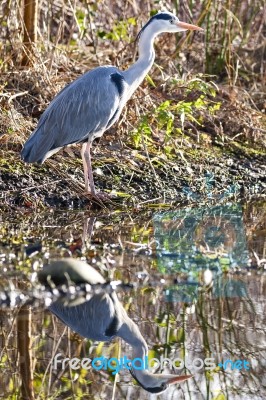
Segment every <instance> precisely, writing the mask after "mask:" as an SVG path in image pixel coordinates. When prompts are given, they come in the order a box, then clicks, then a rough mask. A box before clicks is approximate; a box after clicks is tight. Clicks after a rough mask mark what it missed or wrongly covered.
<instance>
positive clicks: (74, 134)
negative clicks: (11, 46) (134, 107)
mask: <svg viewBox="0 0 266 400" xmlns="http://www.w3.org/2000/svg"><path fill="white" fill-rule="evenodd" d="M113 74H116V75H117V74H118V75H119V76H121V79H120V82H123V81H124V80H123V76H122V74H121V72H120V71H119V70H118V69H117V68H115V67H109V66H107V67H98V68H96V69H94V70H92V71H89V72H87V73H86V74H84V75H82V76H81V77H80V78H78V79H77V80H75V81H74V82H72V83H71V84H69V85H68V86H66V87H65V88H64V89H63V90H62V91H61V92H60V93H59V94H58V95H57V96H56V97H55V98H54V100H53V101H52V102H51V103H50V105H49V106H48V108H47V109H46V111H45V112H44V113H43V115H42V116H41V118H40V120H39V123H38V125H37V128H36V129H35V131H34V132H33V133H32V135H31V136H30V138H29V139H28V141H27V142H26V143H25V145H24V148H23V150H22V153H21V157H22V159H23V160H24V161H26V162H39V163H42V162H43V161H44V160H45V159H46V158H47V157H48V156H49V155H48V153H49V152H53V150H55V151H57V150H58V149H59V148H61V147H64V146H66V145H69V144H72V143H78V142H83V141H85V140H90V141H93V139H94V138H95V137H99V136H101V135H102V134H103V132H104V131H105V130H106V129H107V127H108V128H109V127H110V126H111V125H112V124H113V123H115V121H116V120H117V119H118V117H119V115H120V112H121V111H122V107H120V103H121V97H122V96H121V95H122V94H123V93H121V88H123V87H122V86H121V85H120V86H119V87H117V84H116V82H114V80H113V78H112V75H113ZM55 151H54V152H55Z"/></svg>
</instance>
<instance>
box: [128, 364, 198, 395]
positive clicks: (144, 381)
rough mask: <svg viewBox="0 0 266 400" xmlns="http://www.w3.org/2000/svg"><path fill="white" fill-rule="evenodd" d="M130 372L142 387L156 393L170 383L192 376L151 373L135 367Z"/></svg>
mask: <svg viewBox="0 0 266 400" xmlns="http://www.w3.org/2000/svg"><path fill="white" fill-rule="evenodd" d="M130 372H131V375H132V376H133V378H134V379H135V380H136V381H137V382H138V384H139V385H140V386H141V387H142V388H143V389H145V390H147V392H150V393H156V394H160V393H162V392H164V391H165V390H167V389H168V387H169V386H171V385H174V384H178V383H181V382H184V381H186V380H187V379H189V378H191V377H192V375H167V374H164V375H163V374H152V373H150V372H148V371H146V370H135V369H131V370H130Z"/></svg>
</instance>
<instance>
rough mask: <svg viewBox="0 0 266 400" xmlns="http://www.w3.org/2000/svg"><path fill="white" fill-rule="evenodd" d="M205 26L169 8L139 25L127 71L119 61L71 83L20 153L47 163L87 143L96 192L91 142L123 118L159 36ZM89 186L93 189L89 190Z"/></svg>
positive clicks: (87, 170)
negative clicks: (66, 149)
mask: <svg viewBox="0 0 266 400" xmlns="http://www.w3.org/2000/svg"><path fill="white" fill-rule="evenodd" d="M187 30H198V31H202V30H203V29H202V28H200V27H198V26H196V25H191V24H187V23H185V22H181V21H179V19H178V18H177V17H176V16H175V15H174V14H172V13H171V12H168V11H163V12H159V13H158V14H156V15H154V16H153V17H152V18H150V20H149V21H148V22H147V23H146V25H144V27H143V28H142V29H141V30H140V32H139V34H138V36H137V38H138V39H139V58H138V60H137V61H136V62H135V63H134V64H133V65H131V66H130V67H129V68H128V69H127V70H125V71H121V70H119V69H118V68H116V67H114V66H109V65H107V66H100V67H97V68H95V69H93V70H91V71H89V72H87V73H85V74H84V75H82V76H80V77H79V78H78V79H76V80H75V81H73V82H72V83H70V84H69V85H68V86H66V87H65V88H64V89H63V90H61V92H59V94H58V95H57V96H56V97H55V98H54V100H53V101H52V102H51V103H50V105H49V106H48V108H47V109H46V110H45V111H44V113H43V114H42V116H41V118H40V120H39V123H38V125H37V127H36V129H35V130H34V132H33V133H32V134H31V136H30V137H29V139H28V140H27V141H26V143H25V144H24V147H23V149H22V152H21V158H22V159H23V160H24V161H25V162H27V163H33V162H37V163H43V162H44V161H45V160H46V159H47V158H48V157H50V156H52V155H53V154H54V153H56V152H57V151H58V150H60V149H61V148H62V147H64V146H67V145H71V144H74V143H82V148H81V157H82V160H83V169H84V179H85V191H86V193H91V195H93V196H94V197H98V196H99V195H100V194H98V195H97V193H96V190H95V186H94V180H93V172H92V166H91V153H90V151H91V145H92V142H93V140H94V139H95V138H99V137H101V136H102V135H103V133H104V132H105V131H106V130H107V129H109V128H110V127H111V126H112V125H113V124H114V123H115V122H116V121H117V120H118V118H119V116H120V114H121V112H122V109H123V107H124V106H125V104H126V102H127V101H128V100H129V98H130V97H131V96H132V94H133V93H134V92H135V90H136V89H137V87H138V86H139V85H140V84H141V82H142V81H143V79H144V78H145V76H146V75H147V73H148V72H149V70H150V68H151V67H152V65H153V62H154V58H155V52H154V48H153V43H154V39H155V38H156V36H158V35H159V34H160V33H163V32H172V33H175V32H184V31H187ZM89 186H90V191H89Z"/></svg>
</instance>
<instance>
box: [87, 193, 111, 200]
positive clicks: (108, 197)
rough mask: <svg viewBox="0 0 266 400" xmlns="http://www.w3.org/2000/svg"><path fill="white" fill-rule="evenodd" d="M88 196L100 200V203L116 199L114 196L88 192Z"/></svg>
mask: <svg viewBox="0 0 266 400" xmlns="http://www.w3.org/2000/svg"><path fill="white" fill-rule="evenodd" d="M86 194H87V195H88V196H89V197H91V198H93V199H94V200H96V201H97V200H98V201H99V202H110V201H111V200H112V199H114V198H115V196H114V195H112V194H108V193H105V192H94V193H92V192H87V193H86Z"/></svg>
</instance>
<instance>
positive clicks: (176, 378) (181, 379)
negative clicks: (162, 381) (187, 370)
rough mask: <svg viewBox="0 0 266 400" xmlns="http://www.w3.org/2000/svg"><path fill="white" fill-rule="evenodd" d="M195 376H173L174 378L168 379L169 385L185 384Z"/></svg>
mask: <svg viewBox="0 0 266 400" xmlns="http://www.w3.org/2000/svg"><path fill="white" fill-rule="evenodd" d="M192 377H193V375H180V376H177V375H176V376H172V378H170V379H168V381H167V384H168V385H173V384H174V383H180V382H184V381H186V380H187V379H189V378H192Z"/></svg>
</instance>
